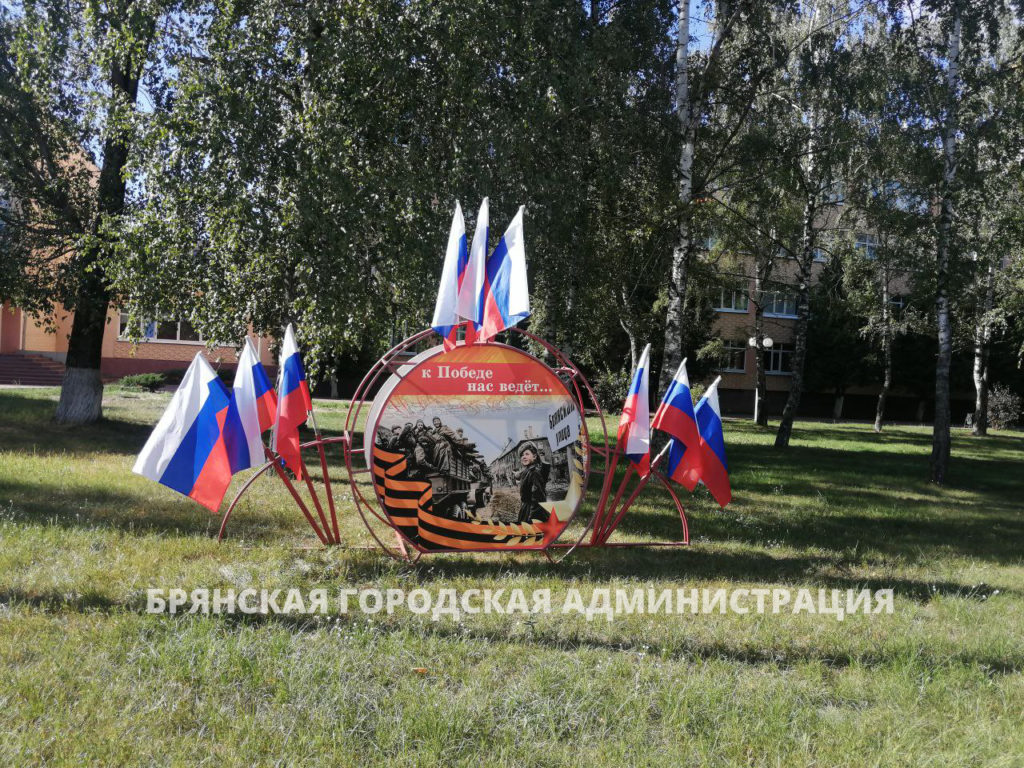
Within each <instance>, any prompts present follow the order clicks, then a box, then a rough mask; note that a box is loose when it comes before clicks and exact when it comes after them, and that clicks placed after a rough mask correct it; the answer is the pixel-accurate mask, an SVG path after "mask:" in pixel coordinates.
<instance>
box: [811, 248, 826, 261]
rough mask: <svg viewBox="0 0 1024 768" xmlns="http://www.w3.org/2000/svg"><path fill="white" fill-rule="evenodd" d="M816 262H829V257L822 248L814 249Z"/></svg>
mask: <svg viewBox="0 0 1024 768" xmlns="http://www.w3.org/2000/svg"><path fill="white" fill-rule="evenodd" d="M814 260H815V261H818V262H825V261H828V256H827V255H826V253H825V251H823V250H822V249H821V248H815V249H814Z"/></svg>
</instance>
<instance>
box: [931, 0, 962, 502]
mask: <svg viewBox="0 0 1024 768" xmlns="http://www.w3.org/2000/svg"><path fill="white" fill-rule="evenodd" d="M953 13H954V17H953V27H952V29H951V30H950V33H949V52H948V57H947V58H948V62H949V64H948V66H947V69H946V98H947V102H946V116H945V125H944V126H943V131H942V155H943V163H942V166H943V169H942V213H941V216H940V218H939V237H938V244H937V248H936V259H935V260H936V291H935V316H936V321H937V324H938V355H937V357H936V361H935V421H934V426H933V427H932V455H931V470H932V477H931V479H932V482H933V483H937V484H939V485H941V484H942V483H944V482H946V472H947V470H948V469H949V453H950V413H949V366H950V361H951V359H952V357H953V326H952V319H951V317H950V311H949V285H948V282H949V260H950V259H949V254H950V247H951V239H952V229H953V185H954V183H955V181H956V133H957V117H956V102H957V83H958V76H957V69H958V65H959V59H960V8H959V6H957V5H954V10H953Z"/></svg>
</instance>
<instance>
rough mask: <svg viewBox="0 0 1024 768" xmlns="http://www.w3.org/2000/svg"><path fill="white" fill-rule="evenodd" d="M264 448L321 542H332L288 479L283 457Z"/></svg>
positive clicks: (324, 543)
mask: <svg viewBox="0 0 1024 768" xmlns="http://www.w3.org/2000/svg"><path fill="white" fill-rule="evenodd" d="M263 450H264V451H265V452H266V454H267V458H268V459H270V463H271V464H273V465H274V469H276V470H277V474H278V476H279V477H280V478H281V480H283V481H284V484H285V486H286V487H287V488H288V491H289V492H290V493H291V495H292V498H293V499H295V503H296V504H298V505H299V509H300V510H302V514H303V515H305V516H306V522H308V523H309V524H310V526H311V527H312V528H313V532H314V533H316V535H317V538H318V539H320V543H321V544H323V545H324V546H327V545H328V544H330V542H329V541H328V540H327V537H326V536H325V535H324V534H323V532H322V531H321V530H320V526H318V525H317V524H316V520H314V519H313V516H312V515H311V514H309V509H307V508H306V505H305V504H304V503H303V501H302V497H301V496H299V492H298V491H296V490H295V486H294V485H292V481H291V480H289V479H288V475H286V474H285V472H284V470H283V469H282V468H281V457H280V456H278V455H276V454H275V453H273V452H272V451H271V450H270V449H269V448H267V447H266V446H264V448H263ZM306 475H307V477H308V475H309V473H308V472H307V473H306Z"/></svg>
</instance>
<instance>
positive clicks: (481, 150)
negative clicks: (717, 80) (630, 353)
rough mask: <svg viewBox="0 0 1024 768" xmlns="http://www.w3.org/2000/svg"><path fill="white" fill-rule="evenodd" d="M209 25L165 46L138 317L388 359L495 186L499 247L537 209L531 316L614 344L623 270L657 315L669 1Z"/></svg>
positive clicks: (231, 12)
mask: <svg viewBox="0 0 1024 768" xmlns="http://www.w3.org/2000/svg"><path fill="white" fill-rule="evenodd" d="M207 21H208V23H207V24H205V25H201V26H199V27H198V32H199V39H198V40H197V44H196V48H197V49H198V51H200V53H199V54H197V53H196V51H194V50H191V51H183V52H181V53H180V55H177V56H174V57H172V58H171V59H170V60H169V62H168V64H169V65H170V66H169V69H170V71H173V72H174V73H175V76H174V78H173V79H172V81H171V82H170V84H169V88H168V91H167V94H166V98H165V99H164V100H163V101H162V102H161V103H160V104H159V107H160V109H158V110H157V111H156V112H155V114H154V116H153V120H152V121H151V123H150V125H149V127H148V129H147V131H146V132H145V135H144V136H143V140H142V142H141V143H140V151H139V153H138V154H137V156H136V158H135V165H134V168H133V172H134V173H135V174H137V175H138V176H140V177H144V178H146V180H147V181H146V185H145V188H144V189H140V190H139V191H140V193H142V194H140V195H139V196H138V197H137V199H136V200H135V201H134V203H135V209H134V214H135V215H133V217H132V219H131V220H130V221H125V222H124V223H125V226H124V227H123V228H122V231H121V233H120V234H121V241H120V242H121V244H122V247H121V248H120V250H119V251H118V254H117V256H116V258H112V259H110V260H109V262H108V263H107V265H106V267H107V269H108V272H109V274H110V275H111V276H112V278H113V281H114V284H115V285H116V286H117V287H118V289H119V290H120V291H121V292H122V293H123V294H124V295H125V297H126V299H127V302H128V306H129V308H130V309H131V311H132V312H134V313H136V314H138V315H149V316H152V315H154V314H160V315H164V314H166V315H169V316H185V317H189V318H190V319H191V320H192V322H193V324H194V325H195V326H196V327H197V328H199V329H200V330H202V331H203V333H204V334H205V335H206V336H207V337H208V338H226V339H231V338H237V337H238V336H240V335H241V333H242V332H243V331H244V330H245V329H246V328H247V327H248V325H249V324H250V323H251V324H252V325H253V327H254V328H255V330H256V331H258V332H269V333H273V334H279V333H280V329H281V328H282V327H283V325H284V324H285V323H286V322H288V321H295V322H296V323H297V326H298V328H299V332H300V335H301V337H302V338H301V341H302V342H303V344H304V346H305V347H306V348H307V349H308V350H309V352H310V357H311V368H316V367H317V363H318V362H325V363H330V362H331V361H332V360H334V359H337V358H338V357H339V356H341V357H345V356H350V355H353V354H355V353H357V352H359V351H361V350H366V351H367V355H370V356H372V355H373V353H374V352H377V353H379V352H380V351H382V349H384V348H386V347H387V346H388V344H389V342H390V340H391V337H392V336H393V335H395V334H396V333H398V334H399V335H400V334H401V331H402V329H408V330H409V331H412V330H413V329H419V328H422V327H424V326H425V325H426V322H427V320H428V318H429V316H430V312H431V309H432V306H433V300H434V296H435V290H436V285H437V277H438V275H439V273H440V269H441V262H442V257H443V248H444V242H445V238H446V235H447V230H448V226H449V222H450V217H451V212H452V209H453V207H454V202H455V200H456V199H459V200H461V202H462V205H463V208H464V209H465V210H466V213H467V217H468V222H467V223H468V225H469V227H470V228H472V227H473V224H474V221H473V219H474V214H475V211H476V206H477V205H478V203H479V200H480V198H481V197H483V196H484V195H488V196H490V198H491V236H492V245H493V244H494V243H495V242H496V240H497V237H498V236H499V235H500V233H501V232H502V230H503V229H504V226H505V225H506V223H507V222H508V220H509V219H510V218H511V216H512V214H513V212H514V211H515V208H516V206H518V205H519V204H521V203H525V204H526V205H527V212H526V237H527V252H528V256H529V261H530V275H531V288H532V294H533V303H534V307H535V315H534V318H533V321H532V326H531V327H533V328H534V329H535V330H541V331H542V333H543V334H544V335H545V336H547V337H548V338H550V339H551V340H553V341H555V342H556V343H558V344H560V345H562V346H564V347H566V348H567V349H571V350H572V352H573V354H574V356H575V357H577V359H579V360H580V361H581V362H582V363H584V364H590V363H592V362H595V363H596V362H598V361H602V362H603V361H604V360H605V359H606V357H607V347H608V345H612V346H615V345H619V347H620V349H621V348H622V342H621V339H622V336H621V333H622V331H621V329H620V327H619V309H620V307H621V302H620V301H619V295H618V294H619V293H620V287H622V284H623V281H624V280H625V282H626V285H625V287H624V290H625V291H626V298H627V299H628V301H627V302H626V304H627V306H628V308H629V310H630V311H631V313H632V315H635V316H636V322H637V323H642V322H644V321H645V319H646V318H647V316H648V309H649V308H650V306H651V305H652V304H653V301H654V299H655V294H656V291H657V287H658V285H659V284H660V282H661V279H662V275H663V270H662V269H661V268H660V264H661V263H662V260H663V259H664V258H665V257H666V256H667V252H668V246H667V243H668V242H669V238H670V234H671V220H670V218H669V216H670V214H671V193H672V188H673V187H672V177H671V175H672V162H671V157H670V155H668V154H667V153H666V151H665V150H666V147H669V146H671V144H672V143H673V136H672V130H671V125H672V122H671V114H670V109H669V93H670V89H669V77H670V73H671V69H670V61H671V59H670V47H669V39H668V34H667V30H668V27H669V24H670V19H669V17H668V13H667V9H666V7H665V6H664V5H663V4H662V3H657V2H641V3H635V4H628V5H624V6H622V7H619V8H616V9H615V10H614V12H611V11H610V9H607V8H605V7H604V5H603V4H601V3H595V4H593V5H592V6H591V7H590V8H589V9H588V8H585V7H583V6H581V5H579V4H576V3H566V2H556V1H554V0H549V1H547V2H539V3H530V4H526V5H524V4H522V3H511V2H505V3H497V4H495V3H476V4H468V5H467V4H466V3H456V2H447V1H446V2H441V3H436V2H429V3H428V2H418V1H417V2H412V3H407V4H402V5H401V6H396V5H394V4H393V3H388V2H370V3H364V4H347V3H340V4H339V3H326V2H321V3H313V4H311V5H285V6H281V5H280V4H279V3H276V2H270V1H269V0H268V1H266V2H256V3H254V4H249V5H245V6H238V5H236V4H232V3H215V4H214V5H212V6H210V7H209V8H208V17H207ZM254 72H258V73H259V76H258V77H254V74H253V73H254ZM625 147H628V148H629V151H623V148H625ZM634 264H635V265H637V266H640V265H642V267H643V268H642V269H639V268H638V269H634V268H632V265H634ZM609 293H611V294H612V295H615V296H616V301H615V302H609V301H608V300H607V299H608V295H609Z"/></svg>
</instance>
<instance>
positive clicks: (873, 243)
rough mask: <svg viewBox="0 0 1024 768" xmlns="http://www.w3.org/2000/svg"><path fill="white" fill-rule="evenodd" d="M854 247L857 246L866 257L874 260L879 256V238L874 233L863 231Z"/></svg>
mask: <svg viewBox="0 0 1024 768" xmlns="http://www.w3.org/2000/svg"><path fill="white" fill-rule="evenodd" d="M853 247H854V248H856V249H857V250H858V251H859V252H860V254H861V256H863V257H864V258H865V259H870V260H871V261H874V260H875V259H877V258H878V239H877V238H876V237H875V236H874V235H869V234H867V233H864V232H862V233H861V234H859V235H857V242H856V243H854V246H853Z"/></svg>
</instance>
